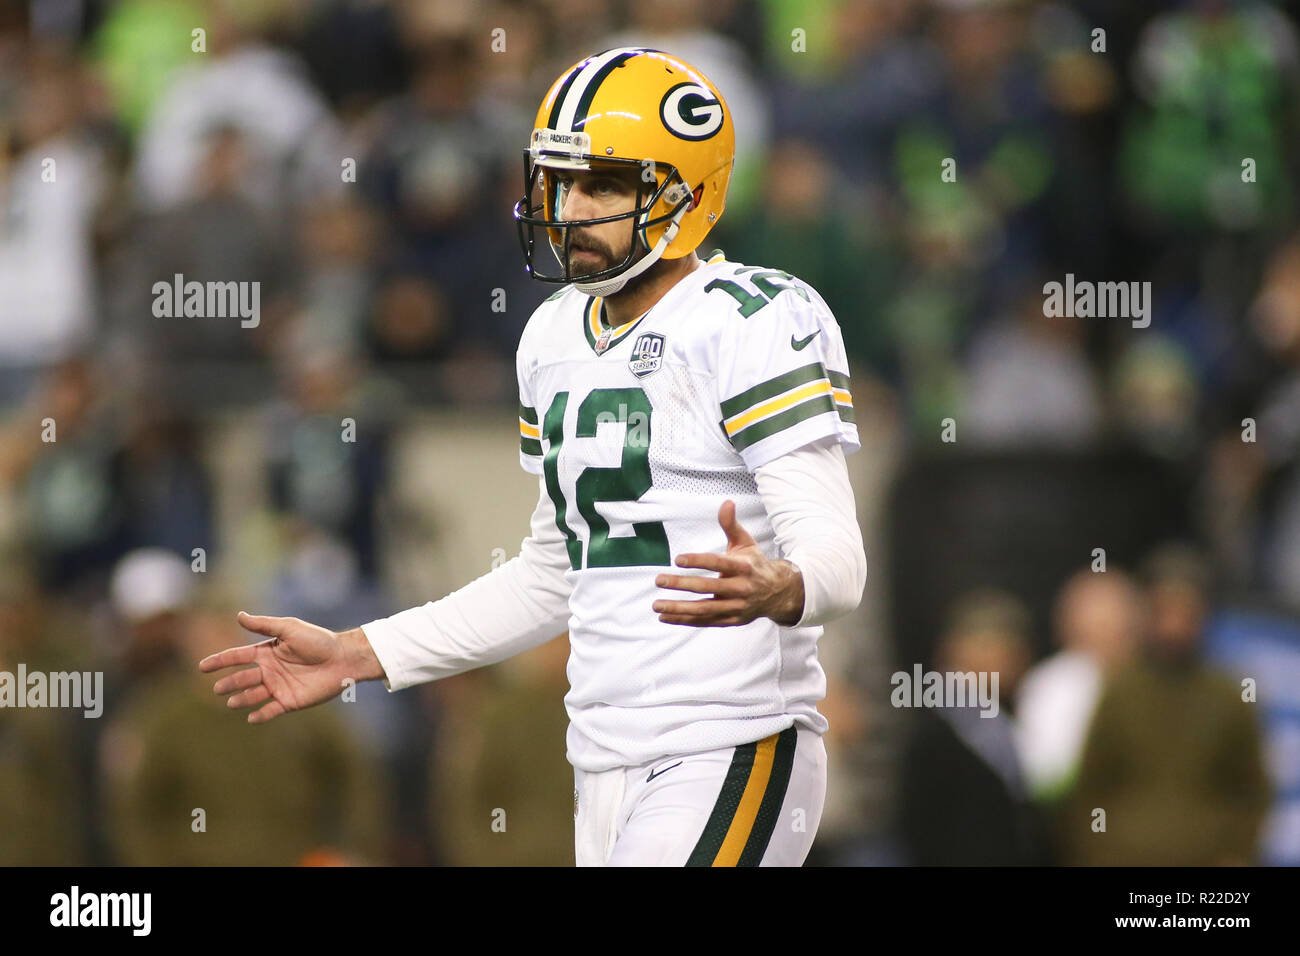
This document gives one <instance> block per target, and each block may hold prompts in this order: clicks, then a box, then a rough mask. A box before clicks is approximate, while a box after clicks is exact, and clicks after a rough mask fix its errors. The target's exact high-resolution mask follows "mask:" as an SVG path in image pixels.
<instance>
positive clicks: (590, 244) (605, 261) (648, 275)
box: [569, 237, 671, 294]
mask: <svg viewBox="0 0 1300 956" xmlns="http://www.w3.org/2000/svg"><path fill="white" fill-rule="evenodd" d="M634 241H635V240H634ZM582 243H583V245H584V246H585V247H586V249H587V250H589V251H592V252H595V253H596V255H597V257H598V258H583V259H574V258H573V255H572V254H573V252H574V251H575V249H574V247H573V246H570V247H569V253H570V259H569V275H570V276H572V277H573V278H574V279H578V280H581V279H582V278H584V277H585V276H589V275H592V274H594V273H596V272H600V271H602V270H604V269H608V268H610V267H612V266H613V265H614V264H615V263H617V262H622V261H623V260H624V259H625V258H627V251H626V250H620V252H619V254H618V255H617V256H616V255H614V251H613V250H612V249H611V248H610V247H609V246H607V245H605V244H604V243H602V242H600V241H599V240H594V239H587V238H585V237H584V238H583V240H582ZM636 246H637V250H638V254H637V255H636V256H634V257H633V259H632V261H631V262H630V263H628V268H629V269H630V268H632V266H634V265H636V263H638V262H640V261H641V260H642V259H644V258H645V257H646V256H647V255H648V254H649V250H648V249H646V247H645V246H644V245H643V244H642V243H640V242H639V241H637V242H636ZM670 267H671V262H670V260H667V259H659V260H658V261H657V262H655V263H654V265H652V266H650V268H649V269H646V270H645V272H642V273H641V274H640V275H636V276H633V277H632V278H631V279H629V280H628V281H627V283H626V284H625V285H624V286H623V288H622V289H620V290H619V294H622V293H624V292H631V291H633V290H634V289H636V288H638V287H639V286H641V285H643V284H644V283H646V282H648V281H650V280H651V279H653V278H654V277H655V276H658V275H660V274H662V273H663V272H664V270H666V269H668V268H670Z"/></svg>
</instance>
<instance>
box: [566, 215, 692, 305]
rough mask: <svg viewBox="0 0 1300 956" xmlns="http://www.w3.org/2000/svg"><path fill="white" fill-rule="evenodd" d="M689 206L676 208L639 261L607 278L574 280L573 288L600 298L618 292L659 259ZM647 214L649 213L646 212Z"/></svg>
mask: <svg viewBox="0 0 1300 956" xmlns="http://www.w3.org/2000/svg"><path fill="white" fill-rule="evenodd" d="M690 206H691V204H690V203H685V204H683V205H682V208H680V209H678V210H677V212H676V214H675V215H674V216H673V218H672V219H670V220H669V221H668V225H667V227H666V228H665V229H664V234H663V235H662V236H660V237H659V241H658V242H657V243H655V247H654V248H653V249H651V250H650V251H649V252H648V253H646V255H645V257H644V258H643V259H641V260H640V261H639V262H635V263H633V264H632V265H631V266H629V267H628V268H627V269H626V270H625V271H623V272H620V273H619V274H618V275H616V276H612V277H610V278H608V279H600V280H598V281H596V282H575V283H573V286H574V288H576V289H577V290H578V291H579V292H581V293H583V294H584V295H592V296H600V297H602V298H603V297H605V296H610V295H614V294H616V293H617V292H619V291H620V290H621V289H622V288H623V286H625V285H627V283H628V280H630V279H635V278H636V277H637V276H639V275H640V274H641V273H643V272H645V271H646V270H647V269H649V268H650V267H651V266H652V265H654V264H655V263H656V262H658V261H659V259H660V257H661V256H663V254H664V250H665V249H667V248H668V244H669V243H671V242H672V241H673V240H674V239H675V238H677V230H678V229H679V228H680V227H681V223H682V216H684V215H686V212H687V210H689V209H690ZM647 215H649V214H648V213H647Z"/></svg>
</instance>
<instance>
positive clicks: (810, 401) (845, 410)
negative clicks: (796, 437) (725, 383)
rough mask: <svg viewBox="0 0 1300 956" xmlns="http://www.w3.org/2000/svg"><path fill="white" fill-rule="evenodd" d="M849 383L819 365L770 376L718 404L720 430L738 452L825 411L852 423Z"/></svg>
mask: <svg viewBox="0 0 1300 956" xmlns="http://www.w3.org/2000/svg"><path fill="white" fill-rule="evenodd" d="M848 384H849V377H848V375H847V374H845V373H843V372H837V371H833V370H829V369H827V368H826V367H825V365H823V364H822V363H821V362H811V363H809V364H808V365H804V366H802V367H800V368H796V369H794V370H793V371H790V372H784V373H782V374H781V375H776V376H773V377H772V378H769V379H767V380H766V381H764V382H760V383H759V384H757V385H755V386H753V387H752V388H748V389H746V390H745V391H743V392H741V393H740V394H738V395H734V396H732V397H731V398H728V399H726V400H724V401H723V402H722V403H721V407H722V415H723V419H722V431H723V433H724V434H725V435H726V436H727V438H728V440H730V441H731V443H732V445H733V446H734V447H735V448H736V450H737V451H740V450H743V449H745V448H748V447H749V446H750V445H752V444H754V443H755V442H759V441H762V440H763V439H764V438H767V437H769V436H771V435H774V434H776V433H777V432H779V431H783V430H784V429H786V428H789V427H791V426H792V425H797V424H799V423H800V422H802V421H804V420H806V419H808V418H812V417H813V416H814V415H821V414H823V413H825V412H835V413H836V414H837V415H838V416H839V418H840V421H843V422H852V421H854V418H853V398H852V396H851V395H850V393H849V388H848Z"/></svg>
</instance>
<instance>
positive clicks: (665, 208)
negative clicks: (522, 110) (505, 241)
mask: <svg viewBox="0 0 1300 956" xmlns="http://www.w3.org/2000/svg"><path fill="white" fill-rule="evenodd" d="M735 147H736V137H735V129H734V127H733V125H732V121H731V115H730V112H729V110H728V109H727V104H726V101H725V100H724V99H723V97H722V94H721V93H720V92H719V91H718V89H717V87H715V86H714V85H713V84H712V83H711V82H710V81H709V80H708V78H707V77H705V76H704V75H703V74H702V73H701V72H700V71H699V70H697V69H695V67H693V66H691V65H690V64H688V63H685V62H683V61H682V60H679V59H677V58H676V57H673V56H671V55H670V54H668V53H665V52H663V51H661V50H650V49H646V48H643V47H624V48H620V49H615V50H606V51H604V52H603V53H598V54H596V55H594V56H589V57H587V58H586V59H585V60H581V61H580V62H578V63H575V64H574V65H573V66H571V67H570V68H569V69H567V70H565V71H564V73H562V74H561V75H560V77H559V78H558V79H557V80H556V81H555V82H554V83H553V84H551V88H550V90H549V91H548V92H547V94H546V97H545V99H543V100H542V104H541V106H540V108H539V109H538V111H537V118H536V121H535V123H534V129H533V132H532V136H531V138H530V140H529V146H528V147H527V148H526V149H525V150H524V196H523V198H522V199H520V200H519V201H518V202H517V203H515V207H514V218H515V222H516V226H517V228H518V232H519V243H520V247H521V248H522V250H523V254H524V266H525V268H526V269H527V270H528V272H529V273H530V274H531V275H532V276H533V277H534V278H535V279H538V280H540V281H542V282H554V283H564V284H568V283H574V284H575V285H576V286H577V287H578V288H579V289H580V290H581V291H583V292H586V293H587V294H589V295H613V294H614V293H616V292H617V291H618V290H619V289H621V288H622V287H623V286H624V285H625V284H626V282H627V281H628V280H629V279H631V278H633V277H634V276H636V275H640V274H641V273H642V272H644V271H645V270H646V269H648V268H649V267H650V266H652V265H653V264H654V263H655V262H657V261H659V259H661V258H662V259H679V258H681V257H683V256H687V255H689V254H690V253H691V252H692V251H694V249H695V248H696V247H697V246H699V244H700V243H701V242H703V241H704V238H705V236H707V235H708V233H709V230H711V229H712V228H713V226H714V225H715V224H716V223H717V221H718V220H719V219H720V218H721V216H722V211H723V209H724V208H725V206H726V197H727V186H728V184H729V182H730V180H731V169H732V164H733V162H734V160H735ZM602 168H635V170H636V172H637V174H638V175H637V181H638V190H637V197H636V204H635V207H634V208H633V209H631V210H628V211H627V212H624V213H619V214H618V215H613V216H605V217H602V218H599V219H563V218H562V217H561V212H562V208H561V203H560V197H561V191H560V187H559V183H558V182H557V174H559V175H563V174H564V171H571V170H586V171H596V170H600V169H602ZM619 220H627V221H628V230H629V233H630V236H631V244H630V246H629V250H628V254H627V256H626V257H625V258H624V260H623V261H622V262H619V263H616V264H615V265H613V266H611V267H609V268H607V269H603V270H601V271H599V272H593V273H587V274H574V273H572V272H571V270H570V266H569V263H570V258H569V254H568V253H569V237H570V235H571V234H572V230H574V229H575V228H576V229H579V230H580V229H582V228H583V227H587V226H593V225H598V224H603V223H607V222H616V221H619ZM538 229H544V230H546V233H545V234H546V238H547V245H549V246H550V249H551V252H552V253H553V254H554V256H555V258H556V259H557V260H558V261H559V264H560V270H559V271H558V272H546V271H543V269H542V268H541V267H540V266H541V264H540V263H538V262H537V254H538V248H539V244H538V243H537V242H536V240H535V235H536V231H537V230H538ZM638 256H640V258H638Z"/></svg>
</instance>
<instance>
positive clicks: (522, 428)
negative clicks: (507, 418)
mask: <svg viewBox="0 0 1300 956" xmlns="http://www.w3.org/2000/svg"><path fill="white" fill-rule="evenodd" d="M519 434H521V435H523V436H524V437H525V438H541V437H542V432H541V429H539V428H538V427H537V426H536V425H530V424H528V423H527V422H526V421H524V420H523V419H522V418H521V419H519Z"/></svg>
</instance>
